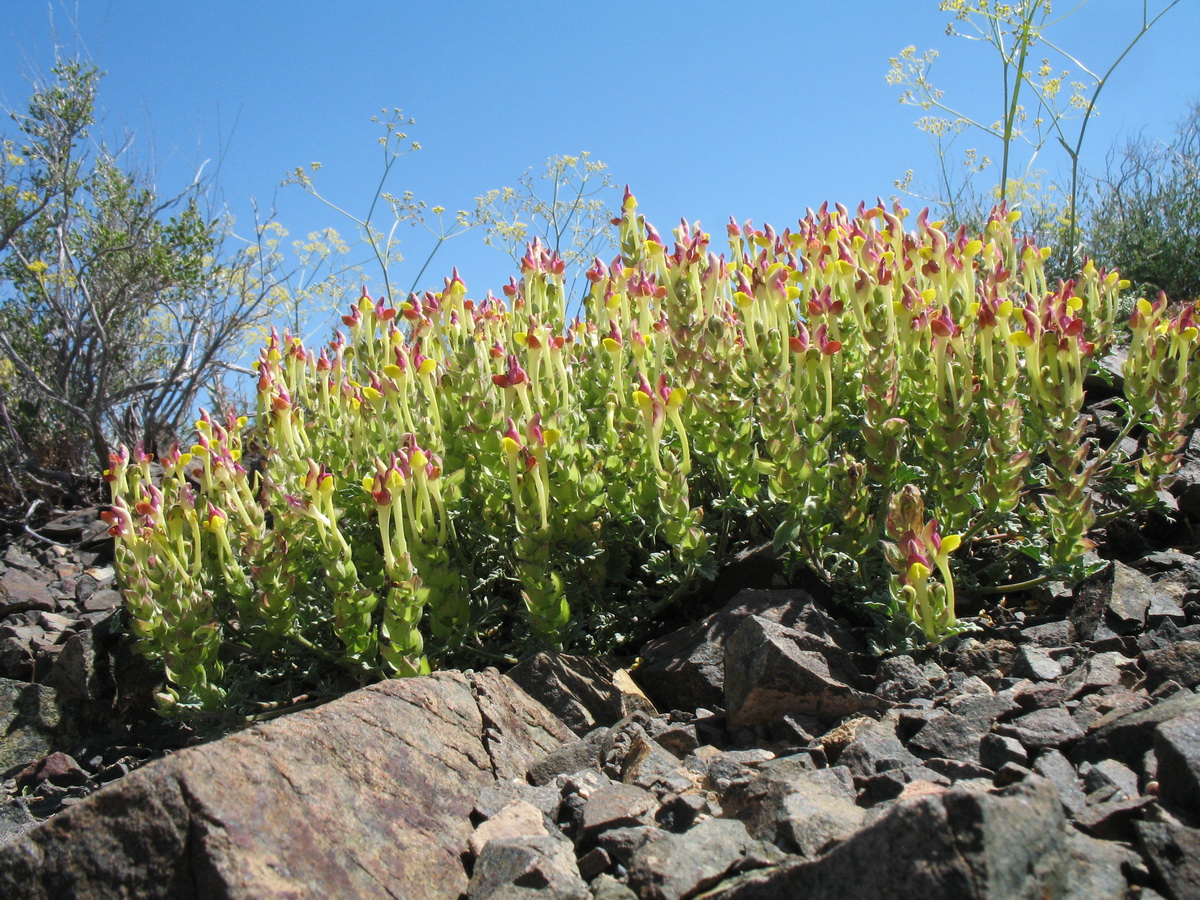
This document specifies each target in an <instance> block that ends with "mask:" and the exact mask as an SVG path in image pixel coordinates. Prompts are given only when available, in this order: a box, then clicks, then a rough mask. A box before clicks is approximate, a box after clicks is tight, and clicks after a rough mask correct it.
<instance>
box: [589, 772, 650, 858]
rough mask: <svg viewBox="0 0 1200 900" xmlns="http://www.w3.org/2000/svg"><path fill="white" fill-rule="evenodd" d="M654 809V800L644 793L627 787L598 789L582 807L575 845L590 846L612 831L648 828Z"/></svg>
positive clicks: (639, 789)
mask: <svg viewBox="0 0 1200 900" xmlns="http://www.w3.org/2000/svg"><path fill="white" fill-rule="evenodd" d="M657 809H658V801H657V800H656V799H655V797H654V795H653V794H652V793H650V792H649V791H647V790H644V789H642V788H639V787H634V786H633V785H631V784H610V785H608V786H606V787H602V788H600V789H599V790H597V791H596V792H595V793H593V794H592V795H591V796H590V797H588V798H587V802H586V803H585V804H584V807H583V820H582V829H581V831H580V834H579V840H578V843H579V845H580V846H581V847H583V846H590V845H591V844H594V843H595V840H596V837H597V836H598V835H599V834H600V833H601V832H604V831H608V830H610V829H613V828H628V827H630V826H635V825H649V824H650V823H651V822H653V821H654V813H655V811H656V810H657Z"/></svg>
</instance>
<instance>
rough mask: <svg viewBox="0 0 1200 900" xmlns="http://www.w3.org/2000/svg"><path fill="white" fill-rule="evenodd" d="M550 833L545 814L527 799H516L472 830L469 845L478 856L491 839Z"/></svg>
mask: <svg viewBox="0 0 1200 900" xmlns="http://www.w3.org/2000/svg"><path fill="white" fill-rule="evenodd" d="M549 835H550V832H549V831H547V830H546V817H545V814H544V813H543V812H542V811H541V810H540V809H538V808H537V807H536V806H534V805H533V804H532V803H530V802H528V801H527V800H514V801H513V802H512V803H510V804H508V805H507V806H505V807H504V808H503V809H502V810H500V811H499V812H498V813H496V814H495V815H494V816H491V817H490V818H489V819H488V820H487V821H486V822H482V823H481V824H480V825H479V826H478V827H477V828H476V829H475V830H474V831H473V832H471V837H470V838H469V839H468V841H467V847H468V848H469V849H470V851H471V852H472V853H474V854H475V855H476V856H478V855H479V854H480V853H481V852H482V851H483V848H484V847H486V846H487V845H488V842H489V841H494V840H498V839H500V838H521V837H548V836H549Z"/></svg>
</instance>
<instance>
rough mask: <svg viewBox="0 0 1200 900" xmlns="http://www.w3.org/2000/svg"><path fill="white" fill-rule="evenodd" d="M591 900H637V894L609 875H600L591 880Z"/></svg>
mask: <svg viewBox="0 0 1200 900" xmlns="http://www.w3.org/2000/svg"><path fill="white" fill-rule="evenodd" d="M592 900H638V896H637V894H635V893H634V892H633V891H631V890H630V889H629V888H627V887H626V886H625V885H623V884H621V882H619V881H617V879H615V878H613V877H612V876H611V875H601V876H599V877H598V878H597V879H596V880H595V881H593V882H592Z"/></svg>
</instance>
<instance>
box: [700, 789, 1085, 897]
mask: <svg viewBox="0 0 1200 900" xmlns="http://www.w3.org/2000/svg"><path fill="white" fill-rule="evenodd" d="M1065 826H1066V822H1065V819H1064V818H1063V812H1062V806H1061V804H1060V803H1059V801H1058V795H1057V793H1056V792H1055V790H1054V788H1053V786H1051V785H1050V784H1049V783H1048V782H1046V781H1045V780H1043V779H1040V778H1036V777H1034V778H1031V779H1030V780H1028V781H1024V782H1021V783H1020V784H1015V785H1013V786H1012V787H1010V788H1006V789H1004V790H1003V791H1000V792H999V793H996V794H989V793H984V792H982V791H978V790H968V789H965V788H951V789H950V790H947V791H943V792H941V793H928V794H923V795H921V796H918V797H915V798H913V799H911V800H906V801H902V802H898V803H896V804H895V805H893V806H891V807H890V808H889V809H888V810H887V812H886V813H884V814H883V815H882V816H881V817H880V818H879V819H878V820H876V821H875V822H874V823H872V824H870V825H867V826H866V827H864V828H863V829H861V830H860V831H859V832H858V833H857V834H856V835H854V836H853V837H851V838H849V839H848V840H846V841H843V842H842V843H841V844H839V845H838V846H836V847H834V848H833V849H832V850H830V851H829V852H828V853H827V854H825V855H824V856H822V857H820V858H819V859H816V860H811V861H809V860H801V861H797V862H788V863H785V864H784V865H782V866H778V867H776V868H774V869H769V870H766V871H764V872H762V873H754V874H751V875H749V876H745V877H743V878H742V879H740V881H739V882H738V883H734V884H730V885H729V886H728V887H727V888H724V889H719V890H716V891H714V892H713V893H712V894H711V898H712V900H718V898H719V900H757V898H764V900H766V898H776V897H788V898H789V900H818V898H819V900H842V898H845V900H857V898H862V897H887V898H889V900H973V898H980V900H983V898H989V900H990V898H1001V897H1003V898H1013V900H1018V898H1029V900H1038V898H1042V897H1060V896H1062V895H1063V894H1064V893H1065V892H1066V889H1067V878H1068V871H1069V851H1068V847H1067V841H1066V837H1065Z"/></svg>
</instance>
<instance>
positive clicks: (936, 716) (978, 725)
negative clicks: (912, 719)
mask: <svg viewBox="0 0 1200 900" xmlns="http://www.w3.org/2000/svg"><path fill="white" fill-rule="evenodd" d="M1016 706H1017V704H1016V701H1015V700H1013V699H1012V698H1011V697H1005V696H1002V695H994V694H990V693H988V694H976V695H970V694H967V695H962V696H959V697H955V698H953V699H951V700H949V701H948V702H947V703H946V704H945V705H944V706H943V707H941V708H940V709H939V710H936V711H934V712H933V713H931V714H930V715H929V716H928V717H927V718H926V721H925V724H924V725H923V726H921V727H920V728H919V729H918V730H917V731H916V733H915V734H913V736H912V737H911V738H910V739H909V741H908V749H909V750H910V751H911V752H913V753H915V754H916V755H917V756H919V757H921V758H922V759H933V758H942V759H957V760H959V761H962V762H973V763H978V762H979V742H980V741H981V740H983V736H984V735H985V734H987V733H988V732H989V731H991V730H992V726H993V724H994V723H995V721H996V719H997V718H999V717H1000V716H1002V715H1004V714H1006V713H1008V712H1011V711H1012V710H1014V709H1015V708H1016Z"/></svg>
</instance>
